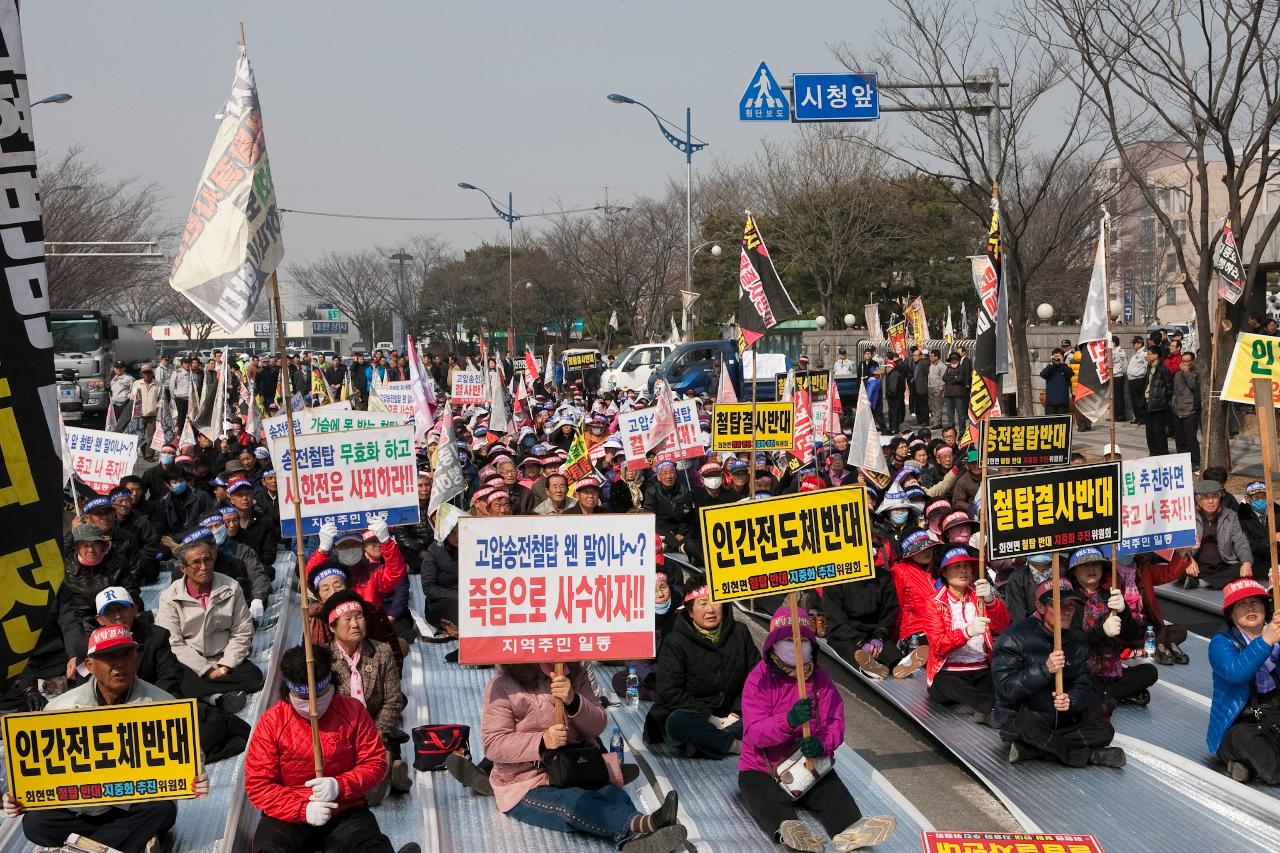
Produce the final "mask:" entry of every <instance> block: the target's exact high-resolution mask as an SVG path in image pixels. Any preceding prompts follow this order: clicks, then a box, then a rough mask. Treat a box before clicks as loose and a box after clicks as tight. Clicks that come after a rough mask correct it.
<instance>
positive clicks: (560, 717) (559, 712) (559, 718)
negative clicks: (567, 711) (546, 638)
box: [552, 661, 564, 726]
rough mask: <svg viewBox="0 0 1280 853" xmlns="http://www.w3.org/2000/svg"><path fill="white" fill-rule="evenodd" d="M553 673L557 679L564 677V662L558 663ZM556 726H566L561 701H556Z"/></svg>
mask: <svg viewBox="0 0 1280 853" xmlns="http://www.w3.org/2000/svg"><path fill="white" fill-rule="evenodd" d="M552 673H553V674H554V675H555V677H556V678H559V677H560V676H562V675H564V661H556V664H555V669H553V670H552ZM556 725H557V726H563V725H564V703H563V702H561V701H560V700H559V699H557V700H556Z"/></svg>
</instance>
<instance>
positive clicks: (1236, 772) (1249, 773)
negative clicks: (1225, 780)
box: [1227, 761, 1253, 782]
mask: <svg viewBox="0 0 1280 853" xmlns="http://www.w3.org/2000/svg"><path fill="white" fill-rule="evenodd" d="M1227 775H1228V776H1230V777H1231V778H1232V779H1233V780H1234V781H1236V782H1248V781H1249V780H1250V779H1252V778H1253V770H1251V769H1250V768H1249V765H1248V764H1245V763H1244V762H1243V761H1228V762H1227Z"/></svg>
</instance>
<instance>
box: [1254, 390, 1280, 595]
mask: <svg viewBox="0 0 1280 853" xmlns="http://www.w3.org/2000/svg"><path fill="white" fill-rule="evenodd" d="M1273 399H1274V398H1273V397H1272V390H1271V380H1270V379H1255V380H1253V405H1254V409H1255V411H1257V413H1258V439H1259V443H1260V444H1261V445H1262V482H1263V483H1264V484H1266V487H1267V531H1268V536H1267V544H1268V545H1269V546H1271V598H1272V601H1273V603H1274V605H1275V607H1276V608H1280V582H1278V579H1280V566H1277V565H1276V563H1277V561H1276V504H1275V499H1274V495H1275V487H1274V486H1273V485H1272V481H1271V475H1272V467H1273V465H1272V463H1273V460H1274V458H1275V452H1276V412H1275V405H1274V402H1273Z"/></svg>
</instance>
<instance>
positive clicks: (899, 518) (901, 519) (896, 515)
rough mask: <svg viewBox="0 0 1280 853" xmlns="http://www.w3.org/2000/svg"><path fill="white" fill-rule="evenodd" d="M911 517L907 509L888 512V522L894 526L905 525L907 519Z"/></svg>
mask: <svg viewBox="0 0 1280 853" xmlns="http://www.w3.org/2000/svg"><path fill="white" fill-rule="evenodd" d="M910 517H911V510H909V509H891V510H889V520H890V521H892V522H893V523H894V524H906V523H907V519H908V518H910Z"/></svg>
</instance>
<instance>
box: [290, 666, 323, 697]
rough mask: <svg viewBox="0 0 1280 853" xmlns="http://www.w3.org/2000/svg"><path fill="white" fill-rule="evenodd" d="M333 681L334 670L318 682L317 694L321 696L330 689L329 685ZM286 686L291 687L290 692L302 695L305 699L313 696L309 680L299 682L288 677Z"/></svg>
mask: <svg viewBox="0 0 1280 853" xmlns="http://www.w3.org/2000/svg"><path fill="white" fill-rule="evenodd" d="M332 683H333V671H332V670H330V672H329V674H328V675H326V676H325V677H324V678H322V679H320V680H319V681H317V682H316V695H317V696H319V695H320V694H321V693H323V692H325V691H326V690H328V689H329V685H330V684H332ZM284 686H285V687H288V688H289V692H290V693H293V694H294V695H296V696H301V697H302V698H303V699H307V698H310V696H311V691H310V690H308V689H307V682H305V681H304V682H302V683H301V684H299V683H297V682H296V681H290V680H289V679H287V678H286V679H284Z"/></svg>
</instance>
